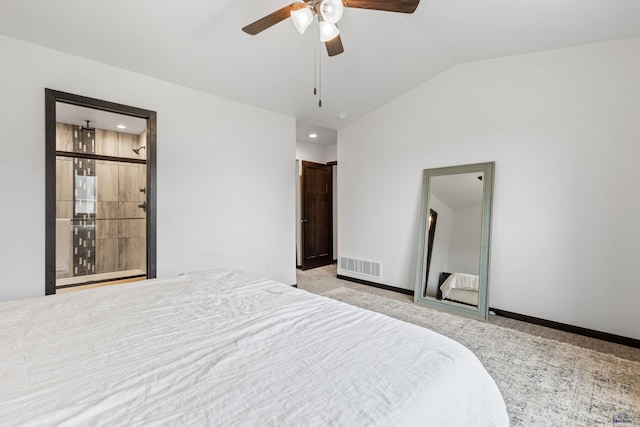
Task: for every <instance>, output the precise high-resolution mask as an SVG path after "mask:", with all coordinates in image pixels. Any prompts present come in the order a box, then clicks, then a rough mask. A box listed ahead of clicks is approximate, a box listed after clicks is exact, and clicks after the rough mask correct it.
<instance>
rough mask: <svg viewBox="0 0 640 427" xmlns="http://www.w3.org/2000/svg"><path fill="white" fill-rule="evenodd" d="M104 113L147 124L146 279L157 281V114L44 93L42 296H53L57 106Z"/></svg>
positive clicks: (54, 275)
mask: <svg viewBox="0 0 640 427" xmlns="http://www.w3.org/2000/svg"><path fill="white" fill-rule="evenodd" d="M57 102H62V103H65V104H72V105H77V106H80V107H87V108H92V109H95V110H103V111H108V112H111V113H118V114H123V115H127V116H133V117H138V118H141V119H144V120H146V121H147V141H146V148H145V150H146V156H147V191H146V203H147V225H146V228H147V245H146V247H147V279H152V278H155V277H156V274H157V272H156V242H157V238H156V213H157V202H156V190H157V180H156V165H157V163H156V139H157V131H156V112H155V111H151V110H145V109H142V108H137V107H131V106H128V105H123V104H116V103H113V102H108V101H103V100H100V99H95V98H89V97H86V96H81V95H74V94H71V93H66V92H61V91H57V90H53V89H45V295H51V294H55V293H56V103H57Z"/></svg>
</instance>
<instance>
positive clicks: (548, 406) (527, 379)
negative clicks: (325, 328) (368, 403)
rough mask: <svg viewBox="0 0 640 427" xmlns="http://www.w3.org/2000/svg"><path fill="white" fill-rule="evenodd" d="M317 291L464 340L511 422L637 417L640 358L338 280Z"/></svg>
mask: <svg viewBox="0 0 640 427" xmlns="http://www.w3.org/2000/svg"><path fill="white" fill-rule="evenodd" d="M323 295H324V296H327V297H330V298H333V299H336V300H339V301H343V302H346V303H348V304H351V305H355V306H357V307H361V308H365V309H368V310H372V311H376V312H379V313H382V314H385V315H387V316H390V317H394V318H396V319H400V320H403V321H405V322H409V323H413V324H416V325H419V326H423V327H425V328H428V329H431V330H433V331H435V332H438V333H440V334H442V335H445V336H447V337H450V338H452V339H454V340H456V341H458V342H459V343H461V344H463V345H464V346H466V347H467V348H469V349H470V350H471V351H473V352H474V353H475V354H476V356H477V357H478V358H479V359H480V361H481V362H482V364H483V365H484V366H485V368H486V369H487V371H488V372H489V374H490V375H491V376H492V377H493V379H494V380H495V382H496V384H497V385H498V388H499V389H500V391H501V392H502V395H503V397H504V400H505V403H506V405H507V411H508V413H509V417H510V419H511V425H512V426H596V425H637V424H640V362H636V361H631V360H627V359H622V358H619V357H616V356H613V355H611V354H606V353H600V352H597V351H593V350H588V349H583V348H580V347H576V346H574V345H571V344H566V343H561V342H558V341H553V340H550V339H546V338H541V337H536V336H533V335H529V334H526V333H523V332H518V331H514V330H511V329H506V328H502V327H500V326H496V325H492V324H489V323H486V322H479V321H476V320H472V319H466V318H463V317H459V316H455V315H451V314H448V313H444V312H440V311H437V310H433V309H429V308H425V307H421V306H417V305H414V304H411V303H405V302H400V301H396V300H392V299H389V298H385V297H381V296H378V295H373V294H369V293H365V292H359V291H355V290H352V289H348V288H344V287H343V288H339V289H334V290H331V291H329V292H326V293H324V294H323ZM427 369H428V368H427Z"/></svg>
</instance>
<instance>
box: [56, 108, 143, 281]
mask: <svg viewBox="0 0 640 427" xmlns="http://www.w3.org/2000/svg"><path fill="white" fill-rule="evenodd" d="M82 99H85V98H82ZM112 105H115V104H112ZM53 125H54V126H55V153H54V154H55V162H54V163H55V225H52V224H51V221H47V248H48V256H47V260H50V259H51V257H50V256H49V251H53V252H54V253H55V257H54V259H55V263H48V266H47V289H46V290H47V292H46V293H48V294H50V293H55V290H56V289H61V288H67V287H74V286H80V285H86V284H95V283H101V282H109V281H114V280H122V279H134V278H150V277H155V247H151V248H150V247H149V246H150V245H149V240H150V239H149V231H150V230H151V231H152V234H155V210H153V212H149V207H152V206H155V200H153V199H154V197H153V196H154V189H153V188H150V187H152V186H153V185H154V181H155V180H154V179H151V178H152V176H151V174H150V173H149V172H150V171H149V165H148V159H147V156H148V154H149V153H150V150H149V147H150V145H153V144H154V142H155V141H154V140H150V138H149V133H150V132H149V130H150V127H149V123H148V118H144V117H137V116H132V115H128V114H120V113H117V112H114V111H108V110H104V109H98V108H92V107H89V106H86V105H77V104H74V103H69V102H62V101H59V100H56V102H55V123H54V124H51V123H49V121H48V123H47V126H48V127H49V126H51V127H53ZM49 133H50V129H48V138H47V139H48V140H49V137H50V135H49ZM154 139H155V138H154ZM49 144H50V142H49V141H48V145H49ZM49 151H50V150H49ZM48 154H50V153H49V152H48ZM49 163H50V162H49V161H48V164H49ZM48 172H49V173H50V172H51V171H48ZM49 173H48V177H49ZM47 182H48V185H49V184H50V183H49V179H48V181H47ZM50 191H51V190H48V192H50ZM49 204H50V203H48V206H47V207H48V214H47V219H48V220H49V217H50V213H49V212H50V211H52V210H53V209H52V206H49ZM150 214H151V215H152V216H153V218H150ZM150 220H151V221H150ZM52 234H53V238H52V236H51V235H52ZM151 237H152V239H151V244H152V245H153V244H154V242H155V236H151ZM149 254H151V258H150V257H149ZM50 264H54V266H53V268H54V269H55V273H54V274H52V273H53V272H52V271H51V265H50ZM52 282H53V283H52Z"/></svg>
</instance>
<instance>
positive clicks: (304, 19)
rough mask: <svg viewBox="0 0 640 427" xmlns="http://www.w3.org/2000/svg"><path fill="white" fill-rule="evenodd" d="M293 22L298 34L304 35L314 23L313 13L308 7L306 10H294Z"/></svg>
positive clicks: (292, 13)
mask: <svg viewBox="0 0 640 427" xmlns="http://www.w3.org/2000/svg"><path fill="white" fill-rule="evenodd" d="M291 20H292V21H293V25H295V26H296V29H297V30H298V32H299V33H300V34H304V32H305V30H306V29H307V28H308V27H309V25H311V23H312V22H313V13H312V12H311V10H310V9H309V8H307V7H305V8H304V9H298V10H293V11H291Z"/></svg>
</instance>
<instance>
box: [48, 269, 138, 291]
mask: <svg viewBox="0 0 640 427" xmlns="http://www.w3.org/2000/svg"><path fill="white" fill-rule="evenodd" d="M146 275H147V274H146V273H145V272H144V271H142V270H126V271H114V272H113V273H101V274H91V275H87V276H76V277H66V278H64V279H57V280H56V288H58V289H61V288H70V287H73V286H84V285H91V284H94V283H102V282H111V281H114V280H123V279H134V278H137V277H146Z"/></svg>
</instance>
